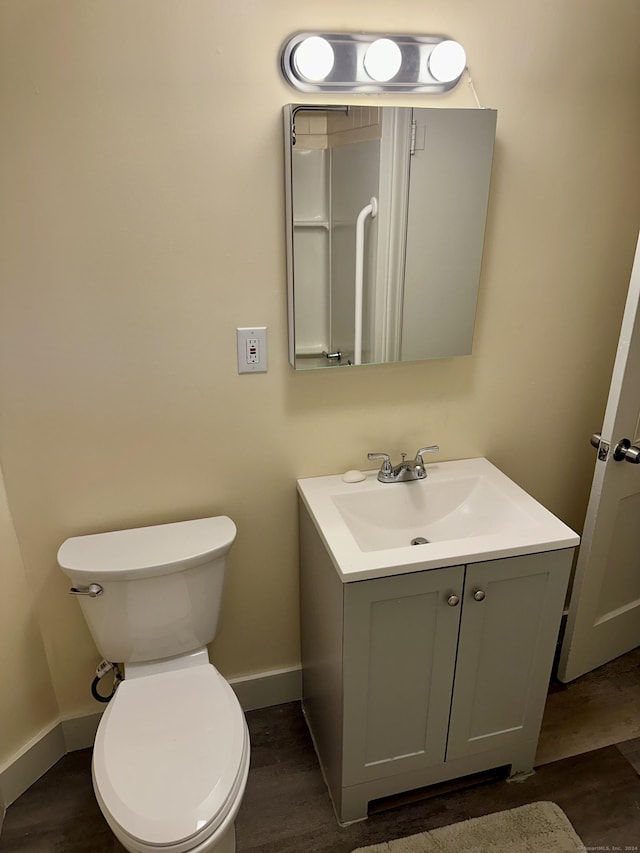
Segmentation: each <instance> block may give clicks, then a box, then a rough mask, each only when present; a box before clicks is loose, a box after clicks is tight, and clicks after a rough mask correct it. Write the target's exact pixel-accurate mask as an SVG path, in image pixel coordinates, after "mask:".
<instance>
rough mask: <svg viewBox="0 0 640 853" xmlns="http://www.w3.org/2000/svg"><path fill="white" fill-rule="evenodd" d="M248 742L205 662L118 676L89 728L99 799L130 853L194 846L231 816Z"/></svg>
mask: <svg viewBox="0 0 640 853" xmlns="http://www.w3.org/2000/svg"><path fill="white" fill-rule="evenodd" d="M248 744H249V739H248V732H247V727H246V722H245V718H244V714H243V712H242V709H241V707H240V704H239V702H238V700H237V698H236V696H235V694H234V692H233V690H232V689H231V687H230V686H229V684H228V683H227V682H226V681H225V680H224V679H223V678H222V676H221V675H220V674H219V673H218V672H217V670H216V669H215V667H213V666H212V665H211V664H205V665H202V666H196V667H188V668H185V669H178V670H173V671H169V672H161V673H157V674H153V675H148V676H141V677H137V678H133V679H130V680H127V679H125V680H124V681H123V682H122V684H121V685H120V686H119V688H118V690H117V693H116V695H115V697H114V699H113V700H112V701H111V702H110V703H109V705H108V706H107V709H106V711H105V713H104V715H103V718H102V720H101V722H100V725H99V727H98V732H97V734H96V740H95V746H94V753H93V777H94V787H95V791H96V796H97V797H98V800H99V802H100V805H101V807H102V809H103V811H104V813H105V817H107V819H108V821H109V823H110V825H111V827H112V829H113V830H114V832H116V834H117V835H120V836H122V835H124V836H125V837H126V839H127V840H128V842H129V846H130V847H132V848H133V849H137V850H140V851H147V850H153V851H158V853H160V851H171V853H184V851H190V850H193V849H194V848H195V847H197V846H198V845H199V844H202V843H203V842H204V841H205V840H206V839H207V838H209V837H210V836H212V835H213V834H214V833H215V832H216V830H217V829H220V828H221V827H222V825H223V824H224V825H225V826H226V825H227V824H228V822H229V821H228V820H227V819H228V818H231V819H233V817H235V813H236V811H237V808H238V807H239V804H240V800H241V797H242V793H243V791H244V786H245V784H246V777H247V773H248V769H249V767H248V765H249V749H248Z"/></svg>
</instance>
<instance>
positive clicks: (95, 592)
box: [69, 583, 104, 598]
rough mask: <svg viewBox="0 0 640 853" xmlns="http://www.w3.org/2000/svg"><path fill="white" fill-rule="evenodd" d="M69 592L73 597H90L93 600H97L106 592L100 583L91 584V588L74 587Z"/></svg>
mask: <svg viewBox="0 0 640 853" xmlns="http://www.w3.org/2000/svg"><path fill="white" fill-rule="evenodd" d="M69 592H70V593H72V594H73V595H90V596H91V598H97V597H98V596H99V595H102V593H103V592H104V590H103V589H102V587H101V586H100V584H99V583H90V584H89V586H72V587H71V589H70V590H69Z"/></svg>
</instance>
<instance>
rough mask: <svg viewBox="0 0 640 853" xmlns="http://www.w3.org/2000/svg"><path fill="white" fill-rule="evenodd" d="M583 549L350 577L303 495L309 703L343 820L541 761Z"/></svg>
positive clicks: (303, 616)
mask: <svg viewBox="0 0 640 853" xmlns="http://www.w3.org/2000/svg"><path fill="white" fill-rule="evenodd" d="M573 551H574V549H573V548H566V549H562V550H557V551H546V552H544V553H536V554H528V555H525V556H518V557H509V558H505V559H497V560H490V561H487V562H478V563H471V564H467V565H458V566H449V567H447V568H442V569H431V570H424V571H420V570H417V571H413V572H411V573H408V574H401V575H395V576H393V577H384V578H375V579H372V580H362V581H353V582H350V583H344V582H343V581H342V580H341V578H340V577H339V575H338V573H337V572H336V570H335V568H334V566H333V563H332V561H331V558H330V556H329V554H328V552H327V550H326V548H325V546H324V544H323V542H322V540H321V538H320V536H319V535H318V532H317V530H316V528H315V526H314V524H313V521H312V520H311V518H310V516H309V514H308V511H307V509H306V508H305V506H304V505H303V504H302V503H301V504H300V553H301V632H302V681H303V709H304V714H305V717H306V720H307V724H308V726H309V730H310V732H311V736H312V739H313V742H314V745H315V749H316V752H317V755H318V758H319V761H320V765H321V768H322V771H323V774H324V778H325V781H326V783H327V787H328V788H329V792H330V794H331V798H332V801H333V805H334V808H335V811H336V816H337V819H338V822H339V823H341V824H346V823H350V822H352V821H356V820H362V819H364V818H366V817H367V813H368V804H369V802H370V801H371V800H374V799H378V798H381V797H385V796H390V795H392V794H397V793H400V792H403V791H409V790H412V789H415V788H420V787H425V786H428V785H432V784H435V783H438V782H444V781H447V780H450V779H454V778H459V777H462V776H466V775H469V774H472V773H477V772H480V771H483V770H490V769H493V768H497V767H501V766H503V765H509V766H510V775H511V776H516V775H520V774H527V773H530V772H531V771H532V769H533V762H534V758H535V752H536V747H537V743H538V736H539V732H540V725H541V722H542V714H543V711H544V705H545V700H546V696H547V689H548V684H549V678H550V674H551V667H552V664H553V658H554V653H555V648H556V641H557V636H558V631H559V627H560V620H561V617H562V609H563V606H564V601H565V594H566V589H567V585H568V581H569V574H570V570H571V563H572V557H573Z"/></svg>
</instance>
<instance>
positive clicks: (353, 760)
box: [343, 566, 464, 785]
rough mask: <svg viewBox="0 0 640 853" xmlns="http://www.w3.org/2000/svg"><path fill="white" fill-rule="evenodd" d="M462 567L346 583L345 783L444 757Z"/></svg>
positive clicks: (414, 766) (424, 763)
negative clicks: (456, 599)
mask: <svg viewBox="0 0 640 853" xmlns="http://www.w3.org/2000/svg"><path fill="white" fill-rule="evenodd" d="M463 578H464V567H463V566H453V567H449V568H446V569H437V570H434V571H428V572H417V573H415V574H408V575H398V576H397V577H390V578H380V579H376V580H367V581H360V582H354V583H348V584H345V585H344V587H345V590H344V596H345V597H344V604H345V608H344V659H343V665H344V681H343V683H344V728H343V742H344V753H343V785H353V784H356V783H358V782H364V781H368V780H371V779H380V778H383V777H386V776H390V775H393V774H396V773H402V772H405V771H411V770H417V769H419V768H421V767H425V766H430V765H433V764H439V763H442V762H443V761H444V753H445V745H446V736H447V725H448V719H449V707H450V697H451V686H452V681H453V669H454V665H455V654H456V645H457V638H458V628H459V623H460V603H456V602H455V599H451V604H449V603H448V600H449V599H450V598H451V596H456V597H457V598H458V600H459V599H460V597H461V596H462V583H463Z"/></svg>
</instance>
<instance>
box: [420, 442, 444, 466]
mask: <svg viewBox="0 0 640 853" xmlns="http://www.w3.org/2000/svg"><path fill="white" fill-rule="evenodd" d="M439 450H440V448H439V447H438V445H437V444H432V445H430V446H429V447H421V448H420V450H418V451H417V452H416V460H415V461H416V462H417V464H418V465H423V464H424V463H423V460H422V454H423V453H437V452H438V451H439Z"/></svg>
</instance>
